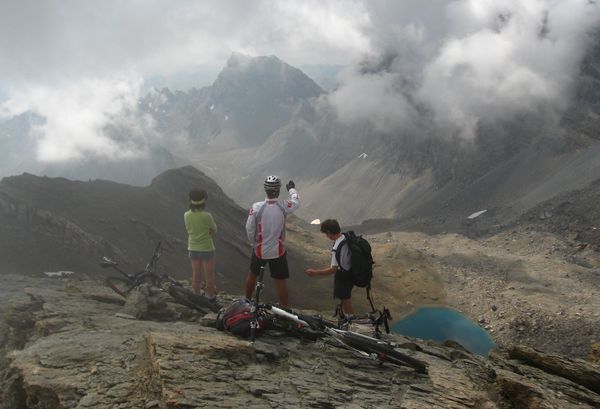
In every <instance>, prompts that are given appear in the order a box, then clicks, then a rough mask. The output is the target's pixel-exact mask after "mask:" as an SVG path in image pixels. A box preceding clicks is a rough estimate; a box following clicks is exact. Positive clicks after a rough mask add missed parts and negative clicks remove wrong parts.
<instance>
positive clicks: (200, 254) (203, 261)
mask: <svg viewBox="0 0 600 409" xmlns="http://www.w3.org/2000/svg"><path fill="white" fill-rule="evenodd" d="M189 197H190V209H189V210H188V211H187V212H185V214H184V215H183V220H184V222H185V228H186V230H187V232H188V251H189V256H190V260H191V262H192V289H193V290H194V293H196V294H200V274H201V273H202V272H204V280H205V281H206V296H207V297H208V298H210V299H211V300H216V294H217V293H216V287H215V244H214V242H213V236H214V234H215V233H216V232H217V224H216V223H215V220H214V219H213V217H212V215H211V214H210V213H209V212H207V211H206V210H204V207H205V206H206V201H207V199H208V194H207V193H206V191H205V190H201V189H193V190H191V191H190V194H189Z"/></svg>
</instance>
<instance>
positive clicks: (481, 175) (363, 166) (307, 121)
mask: <svg viewBox="0 0 600 409" xmlns="http://www.w3.org/2000/svg"><path fill="white" fill-rule="evenodd" d="M326 96H327V93H326V92H325V91H324V90H323V89H322V88H321V87H319V86H318V85H317V84H316V83H315V82H314V81H313V80H312V79H310V78H309V77H308V76H306V75H305V74H304V73H303V72H302V71H300V70H298V69H296V68H294V67H291V66H290V65H288V64H286V63H284V62H282V61H281V60H279V59H278V58H277V57H274V56H270V57H255V58H252V57H247V56H244V55H240V54H234V55H232V56H231V58H230V59H229V60H228V61H227V64H226V67H225V68H224V69H223V70H222V71H221V73H220V74H219V75H218V77H217V79H216V80H215V82H214V83H213V84H212V85H211V86H208V87H203V88H201V89H192V90H190V91H188V92H182V91H177V92H171V91H169V90H168V89H162V90H155V91H153V92H151V93H149V94H148V95H147V96H146V97H145V98H143V99H142V100H141V101H140V108H141V109H142V110H143V111H144V112H145V113H147V114H149V115H151V116H152V117H153V118H154V120H155V121H156V127H157V130H158V132H159V133H160V135H162V137H163V140H165V141H167V143H166V144H165V145H164V146H160V147H158V146H157V147H155V148H154V150H153V151H152V152H153V153H152V156H151V157H149V158H144V159H142V160H141V161H140V162H139V163H131V162H124V163H115V164H112V163H84V164H81V165H77V166H71V165H69V166H68V167H65V168H58V167H56V168H46V169H40V168H39V167H38V168H36V169H34V170H35V171H36V173H37V172H40V173H43V172H47V173H48V174H52V175H62V176H67V177H74V178H77V179H84V180H85V179H88V178H90V179H93V178H95V177H103V178H107V179H113V180H118V181H123V182H127V183H134V184H140V185H143V184H144V183H147V182H148V181H149V179H150V176H149V175H151V174H152V175H155V174H157V173H159V172H160V171H163V170H166V169H168V168H170V167H174V166H180V165H181V164H186V163H187V164H192V165H193V166H195V167H197V168H199V169H201V170H202V171H203V172H205V173H206V174H207V175H209V176H210V177H212V178H214V180H215V181H216V182H217V183H218V184H219V186H221V187H222V188H223V190H224V191H225V192H227V194H228V195H230V196H231V197H232V198H233V199H234V200H235V201H236V202H237V203H239V204H241V205H242V206H244V207H246V206H249V205H250V203H251V202H253V201H255V200H258V199H260V198H261V197H262V196H263V192H262V181H263V179H264V177H265V176H267V175H269V174H277V175H279V176H280V177H281V178H282V179H285V180H287V179H290V178H291V179H294V180H295V181H296V182H297V186H298V188H299V191H300V193H301V195H302V199H303V205H302V208H301V209H300V211H299V212H298V214H299V215H300V216H301V217H303V218H305V219H307V220H312V219H313V218H321V219H324V218H328V217H334V218H337V219H339V220H340V221H341V222H342V223H343V224H344V225H349V224H358V223H361V222H363V221H366V220H375V222H374V223H373V222H371V224H370V226H388V227H392V226H400V225H402V226H404V227H411V226H412V227H413V228H419V226H422V227H423V228H431V229H433V230H435V229H438V230H452V229H465V228H467V229H470V228H474V226H476V227H477V226H480V230H485V229H489V228H492V227H493V226H503V225H507V224H509V223H510V222H511V221H514V220H517V219H518V217H520V215H522V214H524V213H525V212H527V211H528V210H529V209H531V208H533V207H535V206H536V205H538V204H540V203H543V202H544V201H546V200H549V199H551V198H552V197H555V196H556V195H561V194H564V193H566V192H568V191H570V190H573V189H582V188H585V187H586V186H588V185H589V184H590V183H592V182H593V181H594V180H596V179H598V178H600V155H599V153H600V135H599V132H598V129H600V127H599V126H598V125H600V124H599V123H598V122H599V116H598V112H600V111H599V108H600V46H598V44H596V45H595V46H594V47H592V48H591V49H590V50H589V52H588V54H587V56H586V58H585V60H584V61H583V63H582V65H581V71H580V75H579V77H578V79H577V83H576V92H575V98H574V99H573V103H572V104H571V105H570V107H569V108H568V109H567V110H566V111H565V113H564V114H563V115H562V117H560V118H558V119H557V118H556V117H553V116H552V115H548V114H547V112H546V110H545V109H544V107H540V108H539V109H538V110H537V111H535V112H532V113H523V114H522V115H518V116H516V117H512V118H510V119H505V120H502V121H494V122H489V121H488V122H486V121H482V122H480V123H479V125H478V127H477V133H476V136H475V138H474V139H473V140H471V141H465V140H464V139H461V138H459V137H458V136H456V135H453V134H446V133H445V132H446V131H445V130H444V129H442V128H440V127H439V126H436V125H435V124H434V123H433V121H432V118H431V117H430V114H428V113H427V112H426V111H423V112H422V115H421V117H420V118H419V119H418V123H417V124H416V125H415V126H414V127H413V128H411V130H405V131H402V132H383V131H381V130H378V129H377V128H376V127H374V126H373V125H370V124H369V123H359V124H355V125H352V126H350V125H345V124H342V123H341V122H340V121H339V120H338V118H337V116H336V112H335V110H334V109H333V107H332V106H331V105H329V104H328V102H327V98H326ZM31 120H32V117H31V116H29V117H26V118H14V119H13V120H12V121H9V122H5V123H3V124H0V138H3V140H4V141H7V142H6V143H7V144H8V146H9V147H10V148H9V150H8V151H4V154H3V155H4V156H3V157H2V159H3V163H4V166H3V168H4V169H6V168H7V167H8V169H10V168H11V166H12V167H13V168H19V166H17V164H18V163H19V161H22V160H23V159H22V158H24V157H30V154H29V155H28V154H27V152H30V150H31V149H32V143H33V142H32V141H31V140H28V139H27V138H21V139H19V138H17V137H15V136H13V137H12V139H11V137H9V136H7V135H9V134H10V135H17V134H21V135H24V134H25V133H24V132H26V130H27V123H28V121H31ZM7 130H10V132H9V131H7ZM3 135H4V136H3ZM4 141H3V142H2V143H3V144H4V143H5V142H4ZM11 144H12V145H11ZM167 145H168V146H167ZM9 152H10V153H9ZM0 155H2V154H1V153H0ZM7 164H8V165H7ZM4 172H5V173H6V171H4ZM481 210H487V212H486V213H484V214H483V215H482V216H481V218H480V219H479V220H478V221H477V223H473V222H471V221H468V220H467V219H466V218H467V216H468V215H470V214H472V213H474V212H476V211H481ZM377 220H379V221H380V222H377ZM382 228H385V227H382ZM478 228H479V227H478Z"/></svg>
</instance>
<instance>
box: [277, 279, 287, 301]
mask: <svg viewBox="0 0 600 409" xmlns="http://www.w3.org/2000/svg"><path fill="white" fill-rule="evenodd" d="M275 285H276V286H277V298H278V299H279V305H281V306H282V307H287V306H288V288H287V279H286V278H276V279H275Z"/></svg>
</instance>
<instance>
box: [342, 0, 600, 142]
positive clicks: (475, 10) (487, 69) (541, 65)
mask: <svg viewBox="0 0 600 409" xmlns="http://www.w3.org/2000/svg"><path fill="white" fill-rule="evenodd" d="M407 7H409V6H408V5H406V4H405V5H404V6H403V7H400V8H399V9H398V10H397V11H402V12H406V11H407ZM413 7H414V10H417V9H418V6H417V5H416V4H414V3H413ZM440 10H441V11H442V12H440ZM371 11H372V13H374V17H373V20H374V21H375V22H377V21H390V20H391V19H392V17H391V16H390V15H389V13H390V9H384V8H381V9H378V8H376V7H375V8H373V9H372V10H371ZM384 11H387V12H388V14H386V15H385V16H379V17H377V15H378V13H382V12H384ZM415 15H418V14H415ZM428 18H429V21H428V22H427V25H426V24H425V23H424V20H422V19H414V20H410V19H409V20H405V21H403V20H402V19H399V21H400V23H397V24H393V23H390V24H389V25H385V24H384V25H381V26H380V27H379V28H378V29H377V30H375V32H374V33H372V36H373V38H374V40H373V43H374V44H377V45H378V49H379V54H378V55H375V57H371V58H370V59H368V60H365V61H366V63H365V64H366V65H367V66H374V67H376V69H375V70H366V71H365V72H363V73H362V75H356V76H355V77H354V78H351V77H348V76H346V77H345V78H341V80H340V85H339V87H338V89H337V91H336V94H337V95H336V94H334V95H332V96H331V98H330V101H331V102H332V103H333V104H334V106H335V107H336V109H337V112H338V116H339V118H340V120H341V121H344V122H352V121H356V120H357V119H362V116H361V115H360V113H362V112H369V113H372V115H371V114H370V115H369V117H370V118H371V122H373V124H374V125H375V126H378V127H384V128H388V129H389V130H393V129H394V127H396V129H398V128H402V127H404V126H406V125H407V119H410V118H412V117H414V112H415V107H419V109H426V110H429V111H430V112H431V113H432V115H433V118H434V121H435V122H437V124H438V125H439V126H440V127H444V128H448V130H449V132H455V131H454V130H459V131H460V133H461V134H462V135H463V136H465V137H467V138H468V137H472V136H473V135H474V133H475V129H476V127H477V124H478V123H479V122H480V121H482V120H485V121H495V120H500V119H507V118H510V117H511V116H513V115H515V114H517V113H523V112H527V111H528V110H532V111H535V110H537V109H538V108H540V107H542V106H543V107H544V110H545V111H546V112H549V111H550V112H555V113H560V112H561V111H562V110H563V109H564V107H565V106H566V105H567V104H568V102H569V96H570V95H571V92H572V89H573V84H574V80H575V78H576V76H577V74H578V69H579V66H580V64H581V61H582V58H583V56H584V54H585V51H586V49H587V47H588V46H589V45H590V42H591V40H592V35H593V34H594V33H595V31H596V30H597V29H598V26H599V23H600V10H599V7H598V6H597V5H596V4H595V3H594V2H589V1H587V0H564V1H561V2H554V1H543V0H504V1H492V0H464V1H451V2H447V3H446V4H445V7H441V8H440V9H439V10H438V14H437V15H436V14H435V13H434V14H432V15H430V16H429V17H428ZM436 21H437V23H436ZM596 41H597V40H596ZM382 55H393V56H394V57H393V59H392V60H391V61H389V62H387V63H386V64H383V65H380V66H378V64H377V61H379V60H381V59H382ZM383 60H385V58H383ZM373 61H375V63H373ZM368 83H371V86H372V91H371V92H370V95H368V96H367V95H366V94H367V93H368V90H367V89H366V88H369V87H368V86H366V85H365V84H368ZM374 99H379V100H380V103H379V104H377V102H376V101H374ZM408 101H410V103H409V102H408ZM377 105H379V107H380V109H379V110H378V109H377ZM390 107H394V108H393V109H390ZM376 112H377V113H376Z"/></svg>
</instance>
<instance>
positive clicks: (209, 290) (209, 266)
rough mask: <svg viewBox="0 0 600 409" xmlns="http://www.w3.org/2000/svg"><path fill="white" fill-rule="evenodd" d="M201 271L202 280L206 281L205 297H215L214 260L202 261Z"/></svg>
mask: <svg viewBox="0 0 600 409" xmlns="http://www.w3.org/2000/svg"><path fill="white" fill-rule="evenodd" d="M202 269H203V270H204V280H205V281H206V295H207V296H209V297H214V296H215V295H217V291H216V288H215V258H214V257H212V258H211V259H209V260H202Z"/></svg>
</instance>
